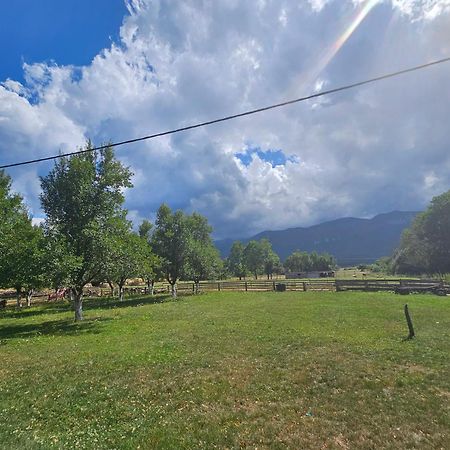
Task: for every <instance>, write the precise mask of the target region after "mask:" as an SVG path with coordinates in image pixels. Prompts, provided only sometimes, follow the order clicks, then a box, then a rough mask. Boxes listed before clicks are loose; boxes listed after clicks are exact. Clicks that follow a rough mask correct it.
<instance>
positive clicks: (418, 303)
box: [0, 292, 450, 449]
mask: <svg viewBox="0 0 450 450" xmlns="http://www.w3.org/2000/svg"><path fill="white" fill-rule="evenodd" d="M405 300H407V301H408V304H409V307H410V312H411V315H412V318H413V321H414V326H415V328H416V335H417V337H416V338H415V339H414V340H411V341H404V340H402V339H403V338H404V337H405V336H406V335H407V334H408V331H407V327H406V323H405V319H404V316H403V303H404V302H405ZM72 314H73V313H72V312H71V311H70V310H69V308H68V306H67V304H65V303H55V304H51V305H45V306H35V307H32V308H30V309H23V310H22V311H19V312H16V311H14V310H12V309H9V310H6V311H2V312H0V355H1V364H0V448H5V449H6V448H7V449H47V448H66V449H75V448H80V449H81V448H86V449H113V448H114V449H138V448H140V449H158V448H161V449H213V448H230V449H231V448H233V449H234V448H249V449H256V448H258V449H265V448H270V449H272V448H273V449H285V448H292V449H346V448H348V449H354V448H358V449H360V448H361V449H380V448H400V449H407V448H417V449H427V448H430V449H439V448H442V449H447V448H450V436H449V429H450V419H449V416H450V414H449V404H450V364H449V348H450V299H449V298H448V297H435V296H431V295H414V296H409V297H403V296H396V295H394V294H390V293H358V292H350V293H348V292H341V293H332V292H323V293H320V292H306V293H303V292H298V293H296V292H287V293H273V292H267V293H254V292H247V293H245V292H240V293H210V294H205V295H200V296H197V297H184V298H181V299H180V300H178V301H175V302H174V301H170V300H169V299H168V298H166V297H159V298H157V299H152V298H142V297H141V298H139V299H132V298H131V299H126V300H125V301H124V302H123V303H118V302H117V301H116V300H105V299H95V300H88V301H86V304H85V317H86V321H85V322H84V323H82V324H80V325H79V324H75V323H73V321H72Z"/></svg>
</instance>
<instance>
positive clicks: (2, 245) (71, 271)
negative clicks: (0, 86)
mask: <svg viewBox="0 0 450 450" xmlns="http://www.w3.org/2000/svg"><path fill="white" fill-rule="evenodd" d="M92 149H93V147H92V144H91V143H90V142H88V143H87V144H86V148H85V150H87V151H86V152H84V153H82V154H78V155H75V156H72V157H63V158H60V159H59V160H58V161H57V162H56V163H55V165H54V167H53V168H52V169H51V170H50V172H49V173H48V175H47V176H45V177H41V179H40V182H41V188H42V193H41V196H40V200H41V205H42V209H43V211H44V212H45V221H44V222H43V223H42V224H41V225H39V226H34V225H33V224H32V220H31V218H30V216H29V214H28V212H27V209H26V207H25V205H24V203H23V199H22V198H21V197H20V196H19V195H17V194H14V193H12V192H11V179H10V178H9V176H7V175H6V173H5V172H4V171H0V219H1V220H0V288H14V289H15V290H16V293H17V304H18V306H19V307H20V306H21V302H22V298H23V296H26V299H27V304H28V305H30V304H31V299H32V296H33V293H34V292H35V291H36V290H39V289H43V288H52V289H54V290H55V291H58V290H61V289H62V288H67V289H68V292H69V294H70V298H71V302H72V305H73V308H74V311H75V319H76V320H82V318H83V308H82V305H83V289H84V288H85V286H86V285H87V284H90V283H91V284H98V283H105V282H106V283H109V285H110V286H111V287H114V286H117V287H118V292H119V297H120V299H122V298H123V292H124V285H125V283H126V281H127V280H128V279H130V278H141V279H143V280H145V282H146V284H147V287H148V290H149V292H150V293H153V288H154V285H155V283H156V282H157V281H161V280H167V281H168V282H169V283H170V285H171V288H172V295H173V296H176V295H177V281H178V280H192V281H194V283H195V286H196V290H197V291H198V286H199V283H200V281H203V280H208V279H214V278H217V279H224V278H226V277H227V276H229V275H231V276H236V277H239V278H243V277H246V276H247V275H249V274H250V275H252V276H254V277H255V278H258V276H260V275H262V274H265V275H266V276H267V278H271V277H272V276H273V274H279V273H282V272H283V271H285V270H287V271H290V272H303V271H309V270H330V269H332V268H333V267H334V266H335V262H334V260H333V258H332V257H331V256H329V255H317V254H316V253H311V254H307V253H305V252H299V251H297V252H294V253H293V254H292V255H290V256H289V257H288V258H287V260H286V261H285V263H284V267H283V265H282V264H281V261H280V258H279V257H278V255H277V254H276V253H275V252H274V251H273V249H272V246H271V244H270V242H269V241H268V240H267V239H262V240H261V241H251V242H249V243H248V244H247V245H245V246H244V245H243V244H242V243H240V242H235V243H234V244H233V247H232V249H231V252H230V255H229V257H228V259H227V260H226V261H225V262H224V261H222V260H221V258H220V256H219V253H218V251H217V249H216V248H215V246H214V244H213V241H212V239H211V232H212V229H211V227H210V225H209V224H208V221H207V219H206V218H205V217H203V216H202V215H200V214H197V213H193V214H190V215H189V214H186V213H184V212H182V211H172V210H171V209H170V208H169V207H168V206H167V205H164V204H163V205H161V207H160V208H159V210H158V212H157V215H156V220H155V223H154V224H152V223H151V222H150V221H149V220H144V221H143V222H142V223H141V224H140V226H139V229H138V231H137V232H135V231H133V228H132V223H131V222H130V221H128V220H127V219H126V216H127V211H126V210H125V209H124V207H123V203H124V192H125V190H126V189H127V188H131V187H132V183H131V176H132V173H131V172H130V170H129V169H128V168H127V167H124V166H123V165H122V164H121V163H120V162H119V161H118V160H117V159H116V158H115V156H114V152H113V150H112V148H110V147H108V148H105V149H103V150H100V151H98V150H96V151H93V150H92Z"/></svg>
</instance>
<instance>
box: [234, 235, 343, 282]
mask: <svg viewBox="0 0 450 450" xmlns="http://www.w3.org/2000/svg"><path fill="white" fill-rule="evenodd" d="M226 267H227V269H228V272H229V273H230V274H232V275H234V276H235V277H239V279H242V278H244V277H245V276H247V275H248V274H249V273H250V274H252V275H253V276H254V277H255V278H258V275H261V274H265V275H266V276H267V279H271V278H272V276H273V274H279V273H283V271H284V270H286V271H288V272H309V271H315V270H318V271H328V270H333V269H334V268H335V267H336V261H335V260H334V258H333V257H332V256H330V255H328V254H327V253H324V254H322V255H319V254H317V253H316V252H312V253H307V252H300V251H295V252H294V253H292V254H291V255H289V256H288V257H287V258H286V261H285V262H284V264H281V261H280V258H279V256H278V255H277V254H276V253H275V252H274V251H273V249H272V244H271V243H270V241H269V240H267V239H261V240H260V241H250V242H249V243H248V244H247V245H246V246H244V245H243V244H242V243H241V242H239V241H236V242H234V243H233V245H232V247H231V250H230V255H229V257H228V259H227V264H226Z"/></svg>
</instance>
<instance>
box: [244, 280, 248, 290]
mask: <svg viewBox="0 0 450 450" xmlns="http://www.w3.org/2000/svg"><path fill="white" fill-rule="evenodd" d="M247 290H248V286H247V282H245V292H247Z"/></svg>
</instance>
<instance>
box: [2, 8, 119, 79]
mask: <svg viewBox="0 0 450 450" xmlns="http://www.w3.org/2000/svg"><path fill="white" fill-rule="evenodd" d="M125 14H127V9H126V6H125V3H124V2H123V1H122V0H14V1H11V2H3V5H2V7H1V14H0V42H2V64H1V65H0V80H6V79H7V78H11V79H13V80H19V81H23V70H22V65H23V63H24V62H26V63H34V62H43V61H47V62H51V61H54V62H55V63H56V64H59V65H77V66H78V65H85V64H89V63H90V62H91V61H92V59H93V58H94V56H95V55H96V54H97V53H98V52H99V51H101V50H102V49H103V48H106V47H109V46H110V44H111V39H112V40H114V41H118V39H119V28H120V25H121V24H122V21H123V18H124V16H125Z"/></svg>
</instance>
